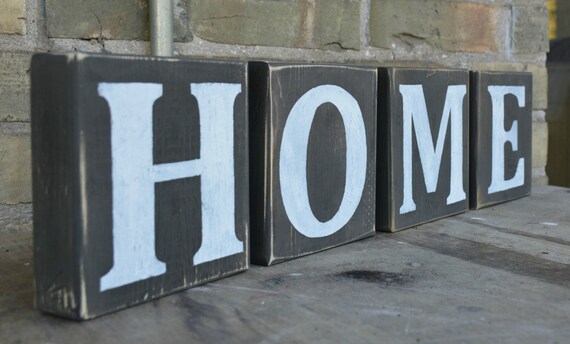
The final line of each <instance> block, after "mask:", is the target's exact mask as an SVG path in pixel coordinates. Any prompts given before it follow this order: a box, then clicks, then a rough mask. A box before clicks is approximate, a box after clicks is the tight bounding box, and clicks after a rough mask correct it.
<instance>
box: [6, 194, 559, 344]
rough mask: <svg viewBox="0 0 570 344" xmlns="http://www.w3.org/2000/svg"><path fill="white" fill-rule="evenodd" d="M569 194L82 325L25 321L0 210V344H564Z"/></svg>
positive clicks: (21, 213)
mask: <svg viewBox="0 0 570 344" xmlns="http://www.w3.org/2000/svg"><path fill="white" fill-rule="evenodd" d="M569 210H570V190H569V189H563V188H556V187H536V188H534V189H533V193H532V195H531V196H530V197H525V198H522V199H519V200H516V201H513V202H509V203H505V204H501V205H497V206H494V207H491V208H487V209H483V210H478V211H471V212H467V213H464V214H461V215H457V216H455V217H450V218H446V219H442V220H438V221H435V222H431V223H428V224H425V225H422V226H419V227H414V228H410V229H408V230H405V231H401V232H398V233H392V234H389V233H378V234H377V235H376V236H375V238H373V239H366V240H363V241H359V242H357V243H353V244H349V245H345V246H342V247H339V248H335V249H331V250H328V251H326V252H322V253H319V254H316V255H311V256H307V257H304V258H301V259H297V260H294V261H290V262H286V263H283V264H279V265H276V266H273V267H253V268H252V269H251V270H249V271H248V272H246V273H243V274H240V275H237V276H234V277H230V278H227V279H224V280H221V281H218V282H215V283H210V284H207V285H205V286H202V287H198V288H194V289H190V290H188V291H185V292H181V293H177V294H174V295H171V296H168V297H165V298H163V299H160V300H158V301H155V302H151V303H148V304H144V305H141V306H137V307H134V308H131V309H128V310H125V311H121V312H118V313H114V314H111V315H108V316H104V317H101V318H99V319H95V320H92V321H88V322H83V323H78V322H74V321H69V320H63V319H59V318H55V317H53V316H49V315H43V314H41V313H39V312H37V311H36V310H35V309H34V308H33V300H32V296H33V288H32V266H31V259H32V252H31V247H32V243H31V209H30V207H29V206H11V207H6V206H4V207H0V342H1V343H77V342H92V343H129V342H136V343H158V342H161V343H165V342H211V343H217V342H247V343H257V342H258V343H295V342H310V341H320V342H339V343H362V342H376V343H378V342H384V343H398V342H401V343H416V342H420V343H430V342H432V343H433V342H437V343H455V342H461V343H485V342H488V343H497V342H507V343H556V342H559V343H564V342H567V341H568V338H570V328H568V324H569V322H570V265H568V264H570V211H569Z"/></svg>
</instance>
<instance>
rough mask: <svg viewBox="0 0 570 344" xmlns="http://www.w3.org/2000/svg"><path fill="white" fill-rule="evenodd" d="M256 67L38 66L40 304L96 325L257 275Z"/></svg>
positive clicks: (71, 62)
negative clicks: (252, 122)
mask: <svg viewBox="0 0 570 344" xmlns="http://www.w3.org/2000/svg"><path fill="white" fill-rule="evenodd" d="M247 93H248V89H247V65H246V64H245V63H240V62H215V61H193V60H178V59H167V58H151V57H126V56H123V57H120V56H103V55H85V54H70V55H49V54H39V55H35V56H34V57H33V59H32V156H33V158H32V160H33V202H34V268H35V278H36V304H37V307H38V308H39V309H40V310H42V311H45V312H49V313H54V314H57V315H60V316H64V317H69V318H74V319H89V318H93V317H96V316H99V315H102V314H105V313H109V312H112V311H116V310H119V309H121V308H125V307H129V306H132V305H136V304H138V303H142V302H145V301H148V300H152V299H155V298H158V297H160V296H163V295H166V294H169V293H172V292H174V291H178V290H182V289H185V288H188V287H191V286H196V285H199V284H202V283H205V282H208V281H212V280H215V279H219V278H221V277H225V276H229V275H232V274H235V273H237V272H240V271H244V270H246V269H247V267H248V251H249V245H248V241H249V240H248V227H249V195H248V194H249V186H248V164H249V162H248V131H247V99H248V97H247Z"/></svg>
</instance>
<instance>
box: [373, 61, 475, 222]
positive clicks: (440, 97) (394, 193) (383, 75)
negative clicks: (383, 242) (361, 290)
mask: <svg viewBox="0 0 570 344" xmlns="http://www.w3.org/2000/svg"><path fill="white" fill-rule="evenodd" d="M378 80H379V81H378V92H379V97H378V109H379V111H378V114H379V115H378V122H379V124H378V161H377V166H378V168H377V170H378V174H377V180H378V184H377V199H376V202H377V207H376V214H377V222H376V225H377V228H378V229H379V230H383V231H390V232H395V231H398V230H400V229H404V228H407V227H411V226H416V225H418V224H421V223H424V222H428V221H432V220H436V219H438V218H441V217H445V216H449V215H453V214H457V213H461V212H464V211H466V210H467V208H468V206H469V204H468V200H469V198H468V194H469V175H468V173H469V170H468V164H469V151H468V148H467V147H468V135H469V119H468V109H469V74H468V72H467V71H460V70H422V69H403V68H381V69H380V70H379V76H378Z"/></svg>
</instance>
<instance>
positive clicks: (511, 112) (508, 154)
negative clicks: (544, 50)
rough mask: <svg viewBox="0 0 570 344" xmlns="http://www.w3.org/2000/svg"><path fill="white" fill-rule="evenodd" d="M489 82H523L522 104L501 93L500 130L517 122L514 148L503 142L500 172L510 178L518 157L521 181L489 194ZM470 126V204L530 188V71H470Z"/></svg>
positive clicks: (526, 192) (514, 196) (491, 201)
mask: <svg viewBox="0 0 570 344" xmlns="http://www.w3.org/2000/svg"><path fill="white" fill-rule="evenodd" d="M489 86H524V87H525V96H524V103H525V106H523V107H519V105H518V102H517V99H516V98H515V96H514V95H512V94H508V95H506V96H505V97H504V116H505V117H504V123H502V125H503V128H502V129H504V130H510V129H511V128H512V126H513V123H514V121H517V123H518V133H517V141H518V142H517V146H518V147H517V149H516V150H514V149H513V145H512V143H506V144H505V146H504V152H505V159H504V162H503V163H504V176H505V179H510V178H513V176H514V175H515V173H516V168H517V164H518V162H519V159H521V158H523V159H524V184H523V185H521V186H518V187H514V188H510V189H508V190H504V191H499V192H496V193H492V194H489V186H490V185H491V179H492V169H493V166H492V154H493V153H492V151H493V147H492V146H493V135H494V133H493V126H492V116H493V109H492V101H491V94H490V93H489V90H488V87H489ZM471 89H472V91H471V129H470V145H471V149H470V155H471V156H470V170H471V172H470V187H471V194H470V202H469V203H470V208H471V209H479V208H482V207H485V206H490V205H493V204H496V203H501V202H505V201H509V200H513V199H517V198H520V197H523V196H527V195H529V194H530V191H531V177H532V176H531V174H532V172H531V165H532V75H531V74H530V73H505V72H471Z"/></svg>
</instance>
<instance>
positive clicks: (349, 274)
mask: <svg viewBox="0 0 570 344" xmlns="http://www.w3.org/2000/svg"><path fill="white" fill-rule="evenodd" d="M334 277H335V278H340V279H350V280H355V281H360V282H368V283H375V284H381V285H384V286H391V285H405V284H408V283H409V282H410V281H411V276H410V275H408V274H406V273H397V272H386V271H378V270H349V271H342V272H339V273H336V274H334Z"/></svg>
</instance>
